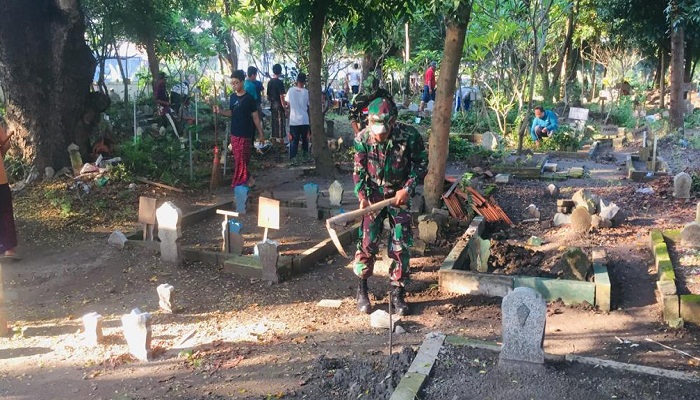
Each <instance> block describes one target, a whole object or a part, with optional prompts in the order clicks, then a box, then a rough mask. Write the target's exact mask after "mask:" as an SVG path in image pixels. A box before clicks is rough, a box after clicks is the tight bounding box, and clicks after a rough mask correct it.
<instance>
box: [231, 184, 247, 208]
mask: <svg viewBox="0 0 700 400" xmlns="http://www.w3.org/2000/svg"><path fill="white" fill-rule="evenodd" d="M248 190H250V189H249V188H248V186H245V185H238V186H236V187H234V188H233V198H234V199H235V200H236V212H237V213H239V214H245V207H246V203H247V202H248Z"/></svg>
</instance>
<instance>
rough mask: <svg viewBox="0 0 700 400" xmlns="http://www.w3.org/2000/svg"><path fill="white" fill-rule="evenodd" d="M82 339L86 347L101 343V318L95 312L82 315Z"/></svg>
mask: <svg viewBox="0 0 700 400" xmlns="http://www.w3.org/2000/svg"><path fill="white" fill-rule="evenodd" d="M83 338H84V339H85V343H86V344H87V345H88V346H97V345H98V344H100V343H102V339H103V336H102V316H101V315H100V314H98V313H96V312H91V313H87V314H85V315H83Z"/></svg>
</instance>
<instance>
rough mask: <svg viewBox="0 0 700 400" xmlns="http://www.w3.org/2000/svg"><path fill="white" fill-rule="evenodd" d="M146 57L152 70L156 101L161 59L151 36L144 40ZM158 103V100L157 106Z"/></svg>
mask: <svg viewBox="0 0 700 400" xmlns="http://www.w3.org/2000/svg"><path fill="white" fill-rule="evenodd" d="M144 47H145V48H146V57H147V58H148V70H149V71H151V80H152V81H151V88H152V89H153V101H154V102H155V97H156V91H157V90H158V74H159V73H160V59H159V58H158V54H156V41H155V38H153V37H149V38H146V39H145V40H144ZM157 106H158V103H157V102H156V108H157Z"/></svg>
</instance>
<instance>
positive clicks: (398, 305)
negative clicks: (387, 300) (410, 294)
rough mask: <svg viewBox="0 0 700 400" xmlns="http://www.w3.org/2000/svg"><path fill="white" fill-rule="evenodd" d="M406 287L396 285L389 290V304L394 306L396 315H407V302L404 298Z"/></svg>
mask: <svg viewBox="0 0 700 400" xmlns="http://www.w3.org/2000/svg"><path fill="white" fill-rule="evenodd" d="M405 293H406V289H405V288H404V287H403V286H396V287H394V289H393V290H392V291H391V305H392V306H393V307H394V312H395V313H396V314H398V315H408V313H409V309H408V304H406V301H405V300H404V294H405Z"/></svg>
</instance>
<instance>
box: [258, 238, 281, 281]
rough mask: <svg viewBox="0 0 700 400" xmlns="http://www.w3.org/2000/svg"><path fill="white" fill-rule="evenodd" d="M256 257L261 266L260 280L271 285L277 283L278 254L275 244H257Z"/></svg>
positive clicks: (278, 277)
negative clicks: (258, 257) (257, 256)
mask: <svg viewBox="0 0 700 400" xmlns="http://www.w3.org/2000/svg"><path fill="white" fill-rule="evenodd" d="M258 255H259V256H260V265H261V266H262V279H263V280H266V281H268V282H272V283H279V281H280V276H279V272H278V271H277V260H278V259H279V252H278V251H277V244H276V243H274V242H271V241H267V242H260V243H258Z"/></svg>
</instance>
